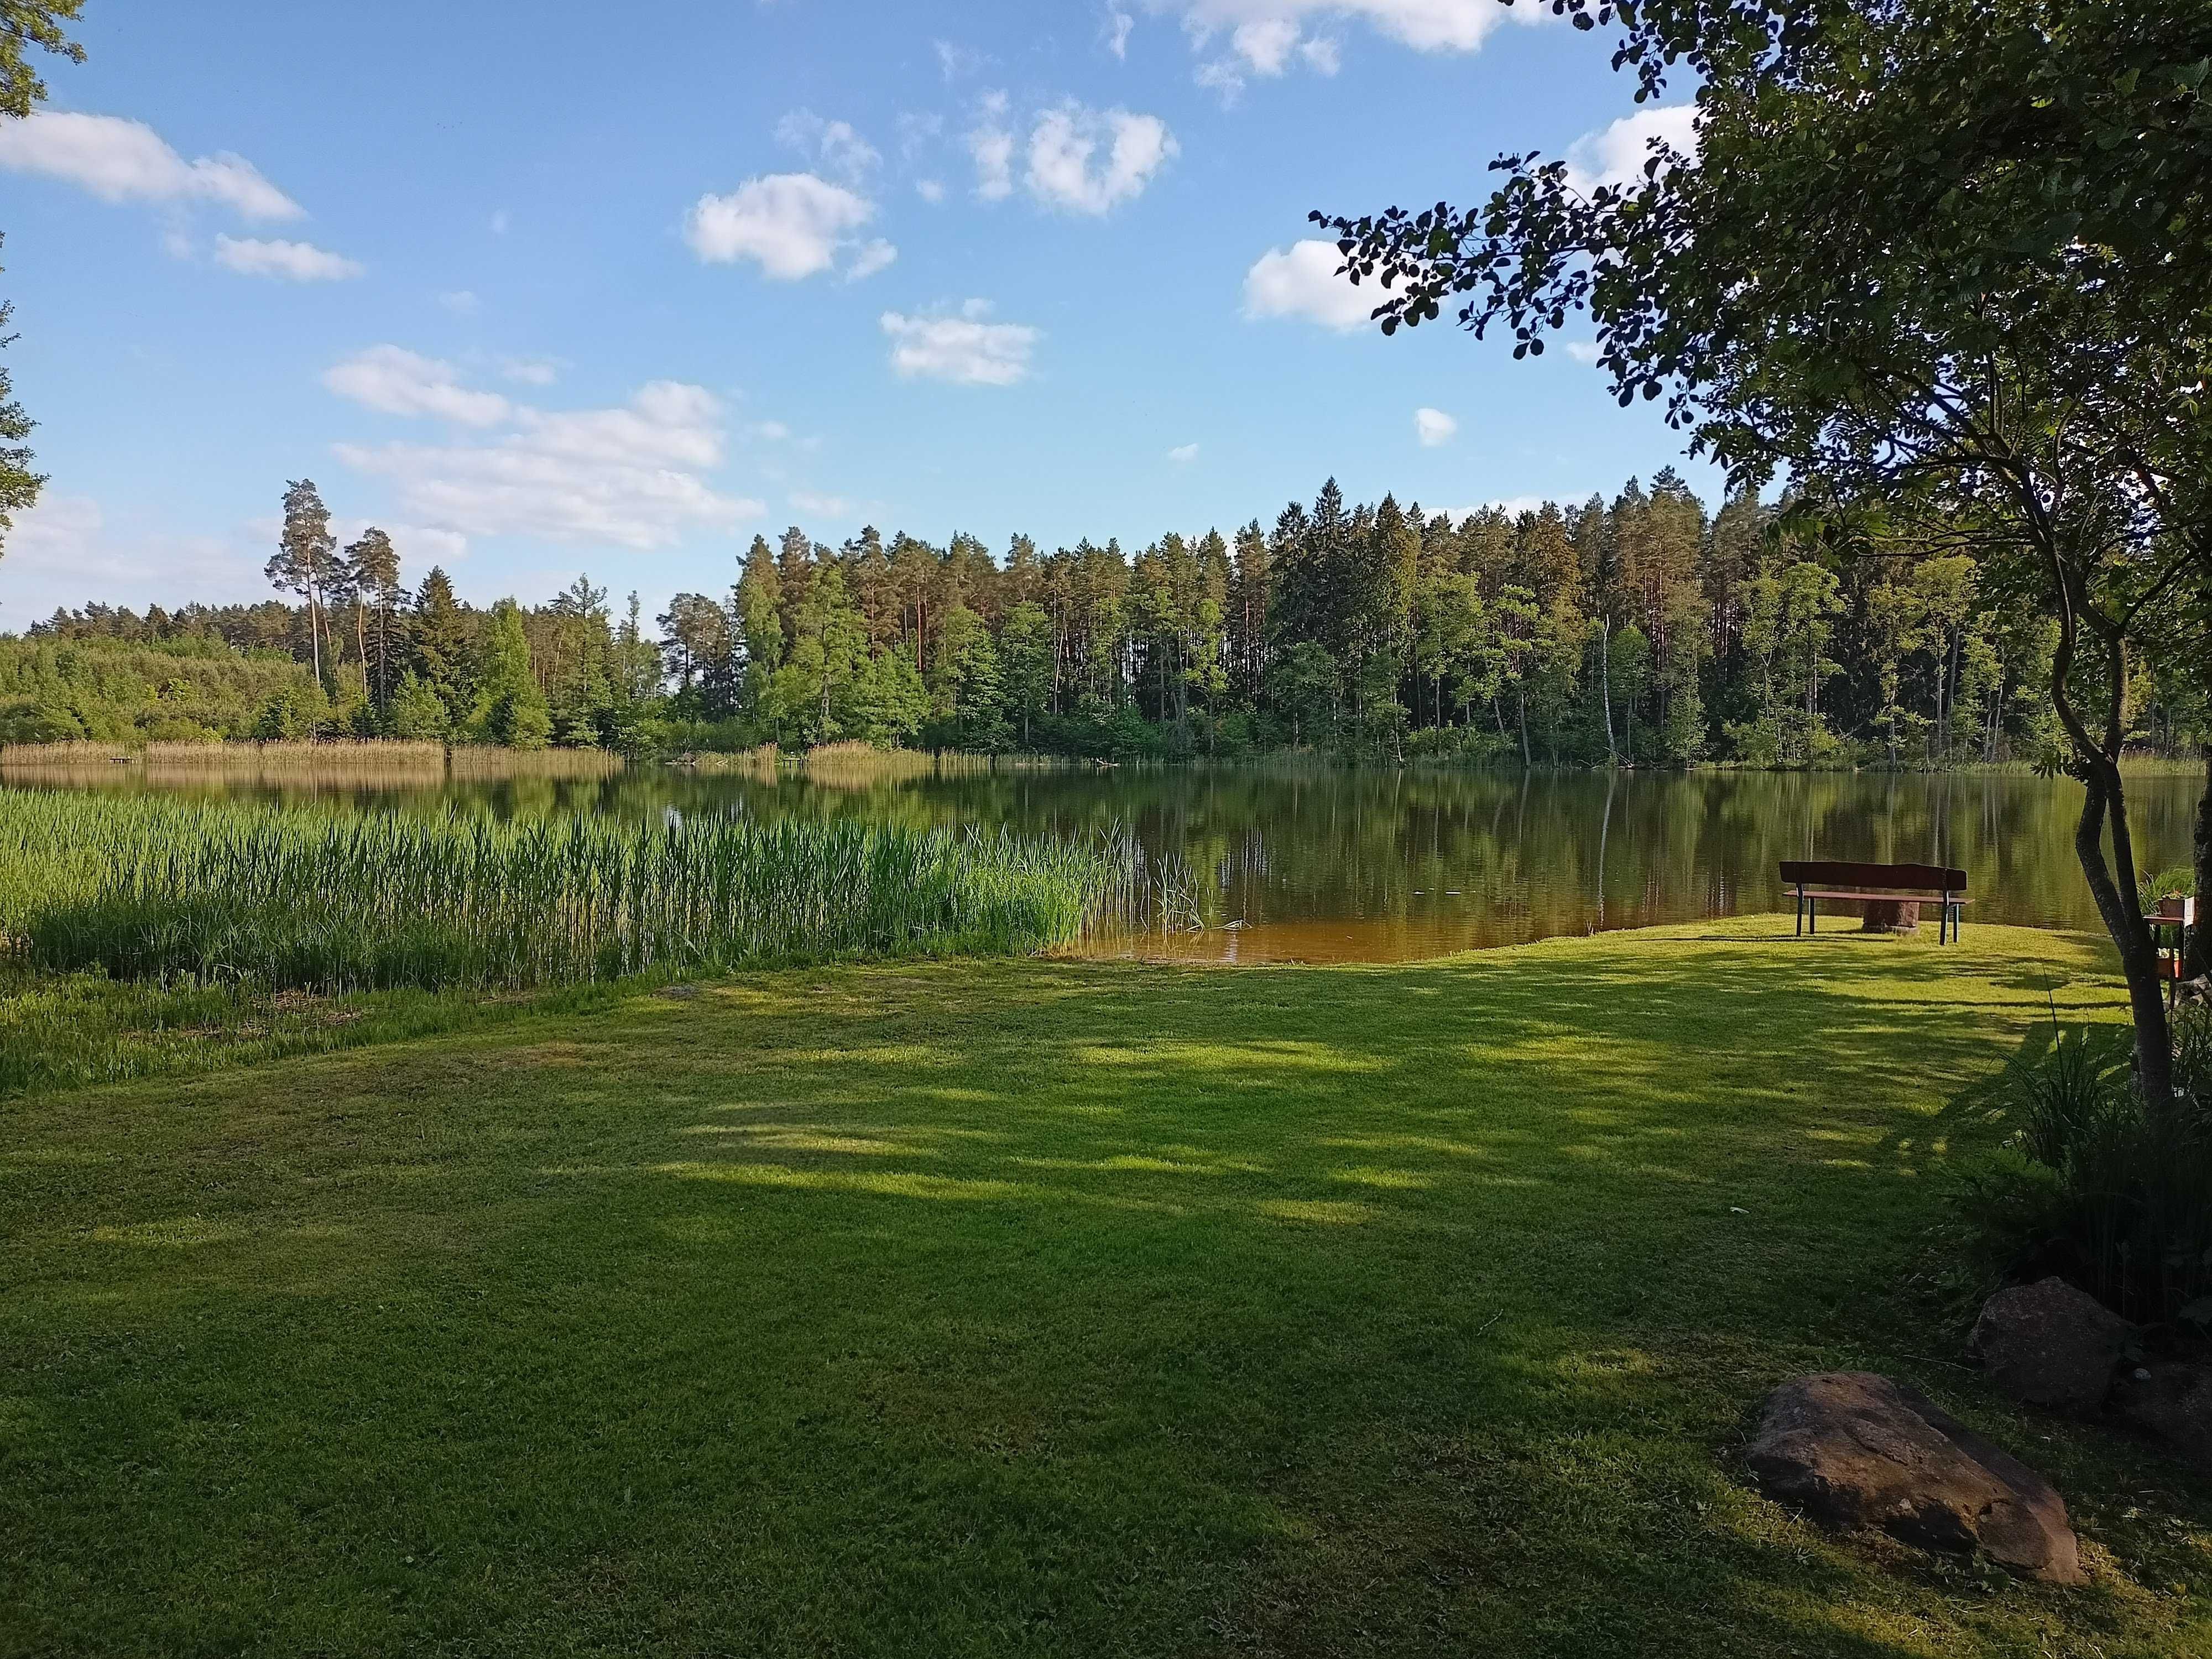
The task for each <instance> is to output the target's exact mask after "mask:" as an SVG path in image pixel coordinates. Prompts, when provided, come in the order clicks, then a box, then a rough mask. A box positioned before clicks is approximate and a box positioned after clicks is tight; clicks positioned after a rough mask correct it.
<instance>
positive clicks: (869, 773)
mask: <svg viewBox="0 0 2212 1659" xmlns="http://www.w3.org/2000/svg"><path fill="white" fill-rule="evenodd" d="M799 766H800V768H801V769H802V770H804V771H805V774H806V776H807V777H808V779H809V780H810V781H813V782H815V783H821V784H827V785H829V787H832V788H838V789H855V788H866V787H870V786H871V785H874V784H879V783H902V782H904V781H907V780H908V779H910V778H926V777H927V776H929V775H931V774H932V773H933V772H934V771H936V770H937V757H936V756H934V755H933V754H931V753H929V752H928V751H927V750H921V749H878V748H877V747H876V746H875V745H874V744H872V743H825V744H822V745H821V747H819V748H817V749H810V750H807V751H806V754H805V757H804V758H803V759H802V760H801V761H800V762H799Z"/></svg>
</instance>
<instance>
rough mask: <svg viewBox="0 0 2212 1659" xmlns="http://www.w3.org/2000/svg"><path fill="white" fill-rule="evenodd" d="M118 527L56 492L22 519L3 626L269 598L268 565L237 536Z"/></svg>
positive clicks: (0, 610)
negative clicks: (118, 608) (104, 610)
mask: <svg viewBox="0 0 2212 1659" xmlns="http://www.w3.org/2000/svg"><path fill="white" fill-rule="evenodd" d="M156 522H157V525H158V527H152V528H145V527H140V528H132V527H128V526H119V525H116V524H113V523H112V522H110V520H109V519H108V516H107V514H106V513H104V512H103V511H102V510H101V508H100V503H99V502H98V501H94V500H93V499H92V498H91V497H90V496H88V495H65V494H61V493H58V492H57V491H55V490H53V489H48V490H46V492H45V493H44V494H43V495H40V497H39V501H38V503H37V505H36V506H34V507H31V508H29V509H28V510H27V511H26V512H22V513H17V514H16V515H15V528H14V529H13V530H12V531H9V532H7V534H6V544H7V556H6V557H5V558H4V559H0V623H4V624H5V625H6V626H8V627H9V628H24V627H27V626H28V625H29V624H30V623H34V622H40V621H43V620H44V619H45V618H46V617H49V616H51V615H52V614H53V612H54V611H55V610H56V609H57V608H59V607H64V606H65V607H68V608H70V609H75V608H76V607H77V606H79V605H83V604H84V603H85V602H86V601H87V600H88V599H98V600H100V602H101V603H103V604H106V605H133V606H143V605H148V604H160V605H187V604H190V603H191V602H192V601H193V600H196V599H197V600H200V601H203V602H206V603H210V604H219V603H222V602H223V601H226V600H233V599H240V598H243V597H247V596H258V595H259V593H260V592H261V591H262V589H261V564H262V561H263V560H264V559H265V558H266V557H267V555H266V553H258V554H257V553H256V552H254V550H252V548H251V547H249V546H247V545H246V544H242V543H241V542H240V540H239V538H237V537H235V536H209V535H180V534H179V533H177V532H175V531H173V530H172V529H170V528H168V527H167V515H166V514H163V515H161V517H160V519H159V520H157V521H156Z"/></svg>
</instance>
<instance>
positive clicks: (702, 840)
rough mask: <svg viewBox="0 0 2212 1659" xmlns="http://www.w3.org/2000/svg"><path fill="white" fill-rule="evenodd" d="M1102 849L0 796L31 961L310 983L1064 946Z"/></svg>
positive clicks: (11, 902) (693, 823)
mask: <svg viewBox="0 0 2212 1659" xmlns="http://www.w3.org/2000/svg"><path fill="white" fill-rule="evenodd" d="M1112 875H1113V871H1112V866H1111V861H1110V855H1109V854H1107V853H1105V852H1102V851H1098V850H1094V849H1090V848H1080V847H1074V846H1068V845H1064V844H1060V843H1054V842H1036V841H1024V840H1021V839H1018V838H1017V837H1014V836H1010V835H1006V834H1003V833H1000V834H982V833H975V832H969V833H950V832H945V831H939V830H914V829H893V828H884V827H880V826H872V825H866V824H860V823H851V822H836V821H833V822H828V823H815V822H805V823H799V822H794V823H774V824H765V825H764V824H759V823H751V822H747V821H736V820H727V819H700V818H694V819H690V820H684V819H677V820H674V821H671V822H666V823H660V824H654V825H629V824H620V823H610V822H607V821H605V820H602V819H596V818H574V819H567V820H562V821H555V822H546V821H538V822H528V823H511V822H501V821H498V820H495V819H492V818H489V817H481V816H467V815H464V814H462V813H459V812H458V811H456V812H449V813H447V815H445V816H443V817H433V818H413V817H382V816H369V815H363V814H353V815H343V816H332V815H329V814H324V813H318V812H309V811H295V810H288V809H282V808H270V807H263V806H257V805H243V804H236V803H228V802H226V803H218V804H207V805H195V804H180V803H177V802H173V801H167V800H154V799H144V798H127V799H113V798H101V797H93V796H72V795H61V794H37V793H17V792H0V925H4V927H5V928H6V931H7V932H8V933H9V935H10V936H11V937H12V938H13V939H15V940H16V941H18V942H19V944H20V945H21V949H22V951H23V952H24V954H25V956H26V957H27V959H28V960H29V961H30V962H31V963H33V965H35V966H38V967H40V968H46V969H62V970H85V969H97V970H100V971H102V972H105V973H106V974H108V975H112V976H114V977H116V978H120V979H141V978H163V977H167V976H170V975H191V976H195V977H199V978H216V979H220V978H224V977H232V978H237V979H241V980H249V981H254V982H256V983H259V984H263V985H268V986H274V987H301V988H307V989H313V990H321V991H348V990H355V989H378V988H385V987H398V986H417V987H423V988H426V989H441V988H445V987H483V988H493V989H513V990H521V989H529V988H533V987H542V986H550V985H561V984H573V983H579V982H582V981H592V980H611V979H617V978H622V977H625V976H628V975H638V974H653V973H670V974H689V973H711V972H717V971H722V970H726V969H734V968H738V967H744V966H749V965H753V964H757V963H772V962H792V961H810V960H820V959H823V958H827V957H891V956H925V955H954V954H970V955H974V954H1015V953H1025V952H1029V951H1038V950H1043V949H1048V948H1050V947H1052V946H1054V945H1063V944H1067V943H1070V942H1072V941H1073V940H1074V939H1077V938H1078V937H1079V936H1080V934H1081V933H1082V931H1083V927H1084V925H1085V921H1086V919H1087V917H1088V916H1089V915H1090V914H1091V911H1092V909H1093V908H1094V907H1095V906H1096V905H1097V903H1098V902H1099V901H1100V899H1101V898H1102V897H1103V895H1104V894H1105V892H1106V891H1107V889H1108V886H1109V883H1110V881H1111V879H1112Z"/></svg>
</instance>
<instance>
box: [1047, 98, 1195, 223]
mask: <svg viewBox="0 0 2212 1659" xmlns="http://www.w3.org/2000/svg"><path fill="white" fill-rule="evenodd" d="M1102 146H1104V147H1106V154H1105V155H1104V156H1103V158H1101V157H1100V155H1099V150H1100V149H1101V147H1102ZM1177 148H1178V147H1177V145H1176V140H1175V135H1174V134H1173V133H1171V132H1170V131H1168V129H1167V124H1166V123H1165V122H1164V121H1162V120H1161V119H1160V118H1159V117H1158V116H1157V115H1133V114H1131V113H1130V112H1128V111H1127V110H1125V109H1113V110H1106V111H1103V112H1100V111H1096V110H1087V109H1085V108H1084V107H1083V106H1081V105H1079V104H1065V105H1062V106H1060V108H1058V109H1050V110H1047V111H1045V112H1043V113H1042V114H1041V115H1039V116H1038V117H1037V122H1036V129H1035V130H1034V131H1032V132H1031V133H1030V153H1029V187H1030V194H1031V195H1032V196H1034V197H1036V198H1037V200H1038V201H1040V202H1043V203H1045V204H1048V205H1050V206H1054V207H1060V208H1066V209H1067V210H1069V211H1071V212H1075V213H1092V214H1103V213H1106V212H1108V211H1110V210H1112V209H1113V208H1115V206H1117V205H1119V204H1121V203H1123V202H1126V201H1129V200H1131V199H1133V197H1136V196H1138V195H1139V194H1140V193H1142V191H1144V188H1145V186H1146V185H1147V184H1149V183H1151V182H1152V176H1153V174H1155V173H1158V171H1159V170H1160V168H1161V167H1164V166H1165V165H1166V164H1167V163H1168V162H1169V161H1171V160H1173V159H1174V157H1175V155H1176V150H1177Z"/></svg>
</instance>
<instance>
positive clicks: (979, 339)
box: [881, 300, 1042, 386]
mask: <svg viewBox="0 0 2212 1659" xmlns="http://www.w3.org/2000/svg"><path fill="white" fill-rule="evenodd" d="M990 309H991V307H990V306H989V305H988V303H987V302H986V301H981V300H970V301H968V303H967V304H966V305H964V306H963V307H961V308H960V314H959V315H957V316H951V317H947V316H937V317H908V316H904V315H902V314H901V313H898V312H896V311H886V312H885V313H884V314H883V317H882V319H881V320H882V323H883V330H884V333H885V334H887V335H889V336H890V341H891V367H892V368H894V369H896V371H897V372H898V374H900V375H901V376H902V377H903V378H905V379H908V380H915V379H920V380H947V381H950V382H951V384H953V385H954V386H1013V385H1016V384H1018V382H1020V381H1022V380H1026V379H1028V378H1029V372H1030V354H1031V353H1033V352H1034V351H1035V350H1036V343H1037V341H1038V340H1039V339H1041V338H1042V331H1039V330H1037V329H1034V328H1031V327H1030V326H1028V325H1025V324H1022V323H993V322H987V321H985V320H984V319H985V318H987V316H988V315H989V314H990Z"/></svg>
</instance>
